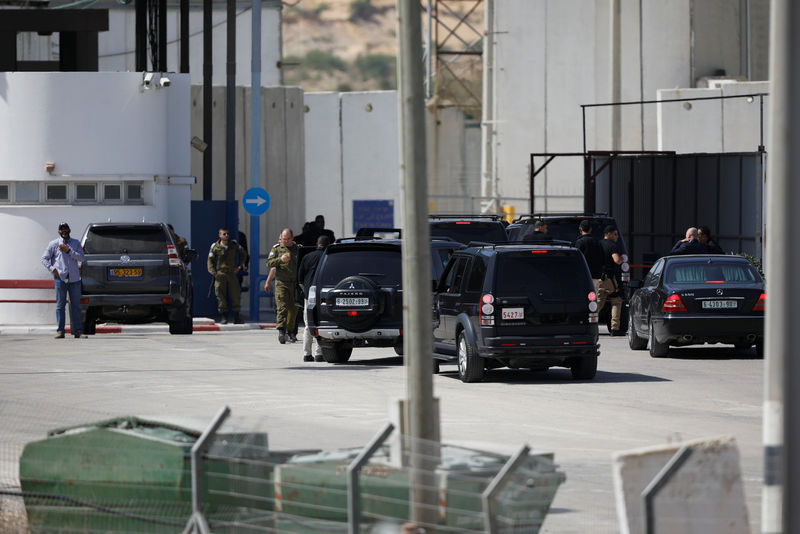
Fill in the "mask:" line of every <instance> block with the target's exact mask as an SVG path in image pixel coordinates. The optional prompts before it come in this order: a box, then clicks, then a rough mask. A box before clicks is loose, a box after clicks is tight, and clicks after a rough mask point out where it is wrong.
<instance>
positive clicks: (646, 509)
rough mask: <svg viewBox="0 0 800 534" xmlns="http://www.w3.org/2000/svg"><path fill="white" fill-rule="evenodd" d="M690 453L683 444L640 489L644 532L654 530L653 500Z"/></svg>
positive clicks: (652, 533)
mask: <svg viewBox="0 0 800 534" xmlns="http://www.w3.org/2000/svg"><path fill="white" fill-rule="evenodd" d="M691 454H692V449H691V447H689V446H688V445H684V446H683V447H681V448H680V449H678V452H676V453H675V454H673V455H672V458H670V459H669V461H668V462H667V464H666V465H665V466H664V467H662V468H661V471H659V472H658V474H657V475H656V476H655V477H654V478H653V480H651V481H650V483H649V484H648V485H647V487H646V488H644V490H642V494H641V497H642V512H643V515H642V517H643V518H644V533H645V534H654V532H655V517H653V500H655V498H656V495H658V492H659V491H661V489H662V488H663V487H664V486H666V485H667V482H669V481H670V479H672V477H673V475H675V473H677V472H678V469H680V468H681V466H682V465H683V463H684V462H685V461H686V460H687V459H688V458H689V456H690V455H691Z"/></svg>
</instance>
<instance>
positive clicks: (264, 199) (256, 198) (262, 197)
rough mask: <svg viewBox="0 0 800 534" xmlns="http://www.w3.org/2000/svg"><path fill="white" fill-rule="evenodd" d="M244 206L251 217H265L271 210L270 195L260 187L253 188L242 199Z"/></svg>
mask: <svg viewBox="0 0 800 534" xmlns="http://www.w3.org/2000/svg"><path fill="white" fill-rule="evenodd" d="M242 206H244V211H246V212H247V213H249V214H250V215H263V214H264V212H266V211H267V210H268V209H269V193H267V192H266V191H265V190H264V189H262V188H260V187H251V188H250V189H248V190H247V191H245V193H244V196H243V197H242Z"/></svg>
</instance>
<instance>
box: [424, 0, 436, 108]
mask: <svg viewBox="0 0 800 534" xmlns="http://www.w3.org/2000/svg"><path fill="white" fill-rule="evenodd" d="M425 19H426V20H427V22H428V28H427V32H426V34H425V44H426V48H427V54H426V56H425V98H426V99H428V100H430V99H431V98H433V57H434V55H435V54H436V43H434V42H433V0H428V9H427V11H426V14H425Z"/></svg>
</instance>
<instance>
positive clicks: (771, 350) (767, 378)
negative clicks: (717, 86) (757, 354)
mask: <svg viewBox="0 0 800 534" xmlns="http://www.w3.org/2000/svg"><path fill="white" fill-rule="evenodd" d="M771 10H772V13H771V14H772V24H771V29H770V34H771V36H772V43H771V45H770V65H769V72H770V77H771V78H772V80H771V81H772V87H773V91H772V92H771V95H772V97H771V98H770V99H769V125H770V139H769V141H768V143H769V146H770V152H771V154H772V157H770V165H769V168H768V169H767V184H766V186H765V187H766V189H767V208H766V212H767V231H766V249H767V255H766V275H767V276H766V278H767V286H768V292H769V295H770V297H769V300H768V301H767V310H766V323H765V325H764V329H765V330H764V334H765V342H766V346H765V349H766V350H765V355H764V359H765V367H766V368H765V372H764V407H763V410H764V488H763V491H762V493H761V494H762V513H761V532H763V533H764V534H778V533H780V532H787V533H789V532H798V530H800V509H798V507H797V502H798V500H797V499H799V498H800V496H798V495H797V494H796V492H797V483H798V477H799V476H800V473H798V460H800V459H799V458H797V455H796V454H791V451H792V450H796V449H797V446H798V439H800V436H798V428H797V417H798V413H797V412H798V406H797V404H798V402H800V399H799V398H798V393H797V391H796V389H797V388H796V383H794V382H793V381H794V380H797V379H798V375H799V374H800V366H798V362H797V358H796V357H795V356H794V354H793V353H794V351H795V350H796V348H795V343H794V339H793V338H794V329H795V328H796V327H797V323H798V320H800V314H799V313H798V310H797V308H796V306H795V302H796V301H797V298H798V296H800V279H798V277H797V275H796V273H795V268H794V266H795V265H797V263H796V262H797V261H798V260H800V254H799V253H798V252H799V251H798V249H797V247H792V246H789V247H787V246H786V242H785V240H782V239H781V238H780V234H781V230H782V229H783V228H785V227H786V224H787V221H791V220H792V217H793V212H794V211H796V209H797V202H798V199H800V183H798V181H797V180H796V179H794V177H793V174H794V172H795V169H796V168H797V165H798V157H800V154H798V152H799V149H800V136H798V134H800V132H799V131H798V130H797V126H795V121H797V120H798V118H800V105H798V104H799V103H798V101H797V99H796V98H792V96H793V95H795V94H797V91H798V90H800V80H798V79H797V76H798V74H800V72H798V71H797V68H796V67H795V62H796V61H795V60H794V58H793V54H792V52H793V51H794V50H796V49H797V46H799V45H800V35H798V34H797V32H795V31H793V29H794V28H796V27H797V25H798V24H800V5H798V4H796V3H795V2H792V1H790V0H775V1H773V2H772V4H771Z"/></svg>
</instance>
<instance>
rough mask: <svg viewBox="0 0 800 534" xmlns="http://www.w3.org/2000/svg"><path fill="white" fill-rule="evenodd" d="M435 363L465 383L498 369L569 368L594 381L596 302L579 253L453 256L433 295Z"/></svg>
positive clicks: (480, 249) (526, 249) (493, 250)
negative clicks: (451, 368)
mask: <svg viewBox="0 0 800 534" xmlns="http://www.w3.org/2000/svg"><path fill="white" fill-rule="evenodd" d="M433 302H434V331H433V337H434V358H435V359H436V360H438V361H440V362H441V361H449V362H456V363H457V364H458V375H459V377H460V378H461V380H462V381H463V382H477V381H480V380H481V379H482V378H483V376H484V371H485V370H486V369H493V368H497V367H511V368H515V369H516V368H527V369H532V370H547V369H548V368H550V367H553V366H561V367H568V368H569V369H570V370H571V371H572V376H573V377H574V378H575V379H579V380H590V379H592V378H594V376H595V374H596V372H597V356H598V354H599V345H598V343H597V341H598V333H597V298H596V295H595V292H594V285H593V284H592V278H591V275H590V274H589V267H588V266H587V265H586V260H585V259H584V257H583V254H581V252H580V251H579V250H578V249H576V248H573V247H570V246H566V245H558V244H538V243H531V244H507V245H483V246H470V247H467V248H465V249H463V250H457V251H455V252H454V253H453V256H452V257H451V258H450V261H449V262H448V264H447V269H445V271H444V273H443V274H442V278H441V279H440V281H439V286H438V287H437V289H436V293H435V295H434V301H433Z"/></svg>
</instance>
